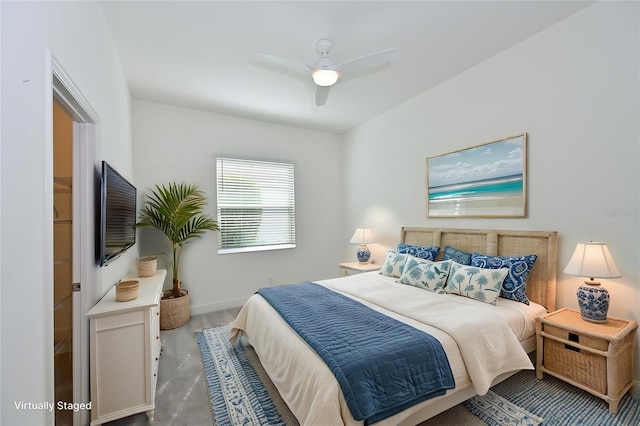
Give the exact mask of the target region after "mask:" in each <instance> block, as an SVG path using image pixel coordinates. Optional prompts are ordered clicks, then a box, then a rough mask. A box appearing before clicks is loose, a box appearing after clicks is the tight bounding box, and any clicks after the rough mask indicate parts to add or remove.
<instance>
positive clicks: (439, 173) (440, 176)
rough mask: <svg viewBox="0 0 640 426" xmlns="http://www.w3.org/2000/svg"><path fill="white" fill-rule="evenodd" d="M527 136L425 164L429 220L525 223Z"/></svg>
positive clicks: (500, 141)
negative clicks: (508, 219)
mask: <svg viewBox="0 0 640 426" xmlns="http://www.w3.org/2000/svg"><path fill="white" fill-rule="evenodd" d="M526 158H527V134H526V133H521V134H518V135H513V136H509V137H507V138H504V139H499V140H496V141H492V142H487V143H484V144H481V145H477V146H474V147H471V148H466V149H462V150H459V151H454V152H450V153H447V154H442V155H438V156H435V157H429V158H427V216H429V217H524V216H525V215H526V182H527V170H526V164H527V161H526Z"/></svg>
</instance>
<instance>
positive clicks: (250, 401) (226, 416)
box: [196, 325, 284, 426]
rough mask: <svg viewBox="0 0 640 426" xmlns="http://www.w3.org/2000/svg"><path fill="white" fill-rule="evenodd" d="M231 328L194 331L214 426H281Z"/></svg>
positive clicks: (279, 419) (277, 415) (276, 411)
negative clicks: (232, 338)
mask: <svg viewBox="0 0 640 426" xmlns="http://www.w3.org/2000/svg"><path fill="white" fill-rule="evenodd" d="M230 328H231V327H230V325H226V326H222V327H216V328H208V329H205V330H202V331H198V332H196V341H197V342H198V347H199V348H200V353H201V355H202V363H203V365H204V372H205V376H206V379H207V387H208V388H209V399H210V401H211V408H212V410H213V414H214V419H215V424H216V425H217V426H228V425H284V422H283V420H282V417H281V416H280V413H279V412H278V410H277V409H276V406H275V404H274V403H273V401H272V400H271V397H270V396H269V393H268V391H267V389H266V388H265V386H264V384H263V383H262V381H260V377H259V376H258V374H257V373H256V371H255V369H254V368H253V365H252V364H251V362H250V360H249V358H247V354H246V352H245V350H244V347H243V346H242V343H241V342H240V339H238V340H237V341H236V344H235V345H231V344H230V342H229V330H230Z"/></svg>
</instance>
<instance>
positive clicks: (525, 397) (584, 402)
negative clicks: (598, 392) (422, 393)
mask: <svg viewBox="0 0 640 426" xmlns="http://www.w3.org/2000/svg"><path fill="white" fill-rule="evenodd" d="M491 391H493V393H494V394H496V396H498V397H499V398H501V399H504V400H506V401H507V402H508V403H510V404H512V405H513V406H515V407H522V409H524V410H526V411H528V412H529V413H530V414H531V415H532V416H534V417H538V418H541V419H544V421H543V422H542V423H541V424H542V425H553V426H556V425H558V426H574V425H580V426H631V425H634V426H637V425H640V401H638V400H636V399H634V398H633V397H632V396H631V395H629V394H625V395H624V397H623V398H622V400H621V401H620V406H619V409H618V414H611V413H610V412H609V404H607V403H606V402H605V401H604V400H602V399H600V398H598V397H596V396H594V395H591V394H590V393H589V392H586V391H583V390H582V389H578V388H576V387H574V386H571V385H570V384H568V383H565V382H563V381H562V380H559V379H556V378H555V377H553V376H550V375H548V374H545V375H544V379H543V380H538V379H537V378H536V374H535V371H533V370H523V371H521V372H519V373H517V374H515V375H514V376H512V377H510V378H509V379H507V380H505V381H504V382H502V383H499V384H497V385H496V386H494V387H492V388H491ZM482 398H484V397H475V398H472V399H471V400H469V401H467V402H465V404H466V405H467V408H468V409H469V411H471V412H474V411H473V410H472V409H471V408H469V406H468V405H469V404H470V403H471V402H472V401H473V400H475V399H482ZM489 398H491V397H489ZM485 405H491V404H490V403H488V402H487V403H485ZM494 410H496V409H495V408H494ZM474 414H476V415H477V416H478V417H480V418H481V419H482V420H484V421H485V422H486V423H487V424H489V425H492V426H494V425H503V424H512V423H508V422H507V423H500V421H499V419H500V417H499V416H494V417H491V416H488V417H487V418H485V417H483V415H479V414H477V413H475V412H474ZM484 416H486V414H484ZM515 424H518V423H515Z"/></svg>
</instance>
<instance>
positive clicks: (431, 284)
mask: <svg viewBox="0 0 640 426" xmlns="http://www.w3.org/2000/svg"><path fill="white" fill-rule="evenodd" d="M450 268H451V261H449V260H448V261H446V262H431V261H430V260H424V259H418V258H417V257H409V259H407V263H406V264H405V265H404V271H403V272H402V275H401V276H400V279H399V280H398V282H399V283H401V284H408V285H412V286H414V287H419V288H423V289H425V290H429V291H433V292H434V293H438V294H444V286H445V284H446V283H447V276H448V275H449V269H450Z"/></svg>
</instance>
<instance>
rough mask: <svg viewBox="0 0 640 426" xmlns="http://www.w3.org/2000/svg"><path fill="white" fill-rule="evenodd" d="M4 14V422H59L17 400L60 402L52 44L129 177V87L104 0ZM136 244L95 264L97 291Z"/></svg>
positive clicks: (29, 5) (10, 8)
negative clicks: (50, 142) (56, 385)
mask: <svg viewBox="0 0 640 426" xmlns="http://www.w3.org/2000/svg"><path fill="white" fill-rule="evenodd" d="M1 19H2V21H1V31H2V34H1V37H0V38H1V42H2V46H1V52H2V62H1V64H2V73H1V77H2V104H1V112H2V117H1V120H2V129H1V132H2V147H1V150H2V151H1V156H0V158H1V161H2V163H1V173H2V175H1V179H0V181H1V183H2V189H1V191H0V195H1V203H0V217H1V222H0V226H1V230H2V231H1V232H2V241H1V248H0V250H1V252H2V259H1V272H2V275H1V280H2V288H1V292H2V293H1V295H0V304H1V315H2V316H1V319H0V322H1V335H2V347H1V349H2V353H1V358H2V365H1V367H0V378H1V379H0V380H1V385H0V392H1V393H2V417H1V418H0V423H1V424H3V425H4V424H7V425H9V424H10V425H34V424H53V413H50V412H47V411H41V410H17V409H16V407H15V405H14V403H15V402H20V401H25V402H34V403H35V402H42V401H49V402H54V396H53V355H52V352H53V320H52V319H53V311H52V304H53V293H52V288H53V287H52V282H51V281H52V273H51V269H52V263H51V262H52V261H51V259H52V254H51V253H52V246H51V239H50V238H51V234H52V231H51V228H52V222H51V218H52V210H53V209H52V204H51V199H52V194H51V193H50V191H51V188H52V184H49V185H47V183H46V182H47V181H51V179H52V175H51V174H50V172H51V171H52V170H53V169H52V156H51V147H49V146H47V133H48V132H49V131H50V130H49V129H48V125H47V122H48V119H47V117H46V113H47V110H48V109H50V105H46V104H45V102H46V101H45V100H46V99H47V97H48V96H50V93H49V94H48V93H46V91H45V88H46V87H47V84H49V85H50V81H51V78H52V77H51V75H50V73H46V72H45V68H46V67H45V58H46V51H47V50H50V51H51V53H52V54H53V56H54V57H55V58H56V60H57V62H58V63H59V64H60V65H61V66H62V68H63V69H64V70H65V72H66V73H67V74H68V76H69V77H70V78H71V80H72V81H73V83H74V84H75V86H76V87H77V88H78V89H79V90H80V92H81V93H82V95H83V96H84V98H85V99H86V100H87V101H88V103H89V104H90V105H91V107H92V109H93V110H95V111H96V112H97V114H98V115H99V123H98V125H97V136H98V138H99V142H100V145H101V146H102V151H101V156H102V157H103V158H104V159H106V160H108V161H110V162H111V163H112V164H113V165H114V166H115V167H116V168H118V170H120V171H121V172H122V173H123V174H124V175H125V176H127V177H132V176H133V163H132V157H131V155H132V154H131V121H130V120H131V111H130V103H131V101H130V93H129V90H128V87H127V84H126V82H125V80H124V74H123V72H122V69H121V65H120V62H119V60H118V58H117V56H116V54H115V50H114V48H113V45H112V42H111V39H110V35H109V31H108V29H107V27H106V24H105V22H104V19H103V17H102V11H101V9H100V5H99V4H98V3H96V2H2V16H1ZM85 201H86V202H89V203H93V200H85ZM89 249H90V250H92V249H93V248H89ZM136 251H137V250H135V249H134V250H132V251H131V253H130V254H128V255H127V256H124V257H123V258H122V259H120V260H118V261H116V262H115V263H114V264H112V265H110V266H109V267H108V268H103V269H101V270H97V269H96V270H95V271H94V274H95V275H96V277H97V279H96V282H100V281H102V282H103V283H104V288H97V289H94V292H95V293H96V294H97V295H101V294H103V293H104V292H106V290H107V288H108V286H110V285H111V284H112V283H113V282H115V280H117V278H119V277H120V276H122V275H124V273H126V272H127V271H128V270H129V269H132V268H133V260H132V259H133V258H135V256H136V253H135V252H136ZM100 278H102V280H100ZM85 380H86V383H88V377H87V378H85Z"/></svg>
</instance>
